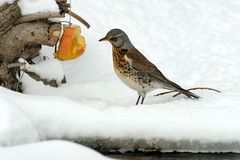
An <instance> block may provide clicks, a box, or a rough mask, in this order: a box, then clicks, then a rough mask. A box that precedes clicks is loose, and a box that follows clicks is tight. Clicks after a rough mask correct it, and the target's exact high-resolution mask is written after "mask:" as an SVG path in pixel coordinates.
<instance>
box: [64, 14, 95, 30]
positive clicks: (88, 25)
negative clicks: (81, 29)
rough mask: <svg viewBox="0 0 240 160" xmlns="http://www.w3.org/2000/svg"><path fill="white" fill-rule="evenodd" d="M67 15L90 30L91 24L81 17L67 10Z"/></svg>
mask: <svg viewBox="0 0 240 160" xmlns="http://www.w3.org/2000/svg"><path fill="white" fill-rule="evenodd" d="M67 14H69V15H71V16H73V17H74V18H76V19H77V20H79V21H80V22H81V23H82V24H84V25H85V26H86V27H87V28H90V24H89V23H88V22H87V21H86V20H84V19H83V18H82V17H80V16H79V15H77V14H76V13H74V12H73V11H70V10H67Z"/></svg>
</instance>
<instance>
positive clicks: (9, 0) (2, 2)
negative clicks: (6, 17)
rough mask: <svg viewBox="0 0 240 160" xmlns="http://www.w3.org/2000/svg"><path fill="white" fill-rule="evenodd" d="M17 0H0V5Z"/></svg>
mask: <svg viewBox="0 0 240 160" xmlns="http://www.w3.org/2000/svg"><path fill="white" fill-rule="evenodd" d="M14 1H15V0H0V6H1V5H3V4H4V3H8V4H11V3H13V2H14Z"/></svg>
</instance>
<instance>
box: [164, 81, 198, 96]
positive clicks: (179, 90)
mask: <svg viewBox="0 0 240 160" xmlns="http://www.w3.org/2000/svg"><path fill="white" fill-rule="evenodd" d="M168 83H169V84H170V85H171V87H173V89H174V90H176V91H178V92H180V93H182V94H184V95H186V96H187V97H188V98H193V99H199V98H201V97H200V96H198V95H196V94H194V93H192V92H190V91H188V90H185V89H183V88H182V87H180V86H179V85H177V84H176V83H174V82H172V81H170V80H168Z"/></svg>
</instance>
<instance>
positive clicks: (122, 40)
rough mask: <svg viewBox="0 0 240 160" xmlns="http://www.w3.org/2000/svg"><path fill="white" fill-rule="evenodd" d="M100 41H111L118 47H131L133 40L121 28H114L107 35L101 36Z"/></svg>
mask: <svg viewBox="0 0 240 160" xmlns="http://www.w3.org/2000/svg"><path fill="white" fill-rule="evenodd" d="M99 41H109V42H110V43H111V44H112V45H113V46H115V47H117V48H122V47H129V46H131V45H132V44H131V42H130V40H129V38H128V36H127V34H126V33H125V32H123V31H122V30H121V29H112V30H110V31H109V32H108V33H107V35H106V36H105V37H103V38H101V39H100V40H99Z"/></svg>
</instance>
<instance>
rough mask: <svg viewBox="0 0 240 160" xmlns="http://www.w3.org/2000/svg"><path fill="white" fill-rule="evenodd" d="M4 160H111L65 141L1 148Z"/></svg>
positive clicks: (1, 156)
mask: <svg viewBox="0 0 240 160" xmlns="http://www.w3.org/2000/svg"><path fill="white" fill-rule="evenodd" d="M0 159H2V160H19V159H21V160H33V159H34V160H43V159H44V160H53V159H56V160H66V159H68V160H80V159H82V160H110V158H106V157H104V156H102V155H101V154H99V153H97V152H95V151H93V150H91V149H89V148H86V147H84V146H81V145H77V144H75V143H71V142H65V141H48V142H41V143H37V144H28V145H22V146H16V147H7V148H3V149H0Z"/></svg>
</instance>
